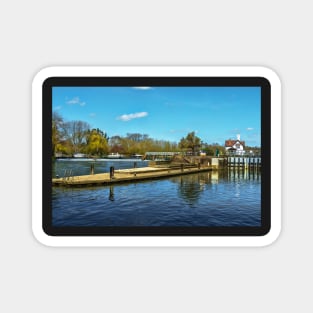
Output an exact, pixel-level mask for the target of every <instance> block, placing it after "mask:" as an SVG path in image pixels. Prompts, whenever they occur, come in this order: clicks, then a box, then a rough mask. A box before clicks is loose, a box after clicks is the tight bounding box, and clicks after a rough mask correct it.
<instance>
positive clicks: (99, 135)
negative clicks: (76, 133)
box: [84, 128, 109, 156]
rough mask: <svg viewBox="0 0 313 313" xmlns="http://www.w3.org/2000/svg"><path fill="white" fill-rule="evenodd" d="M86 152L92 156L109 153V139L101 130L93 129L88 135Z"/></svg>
mask: <svg viewBox="0 0 313 313" xmlns="http://www.w3.org/2000/svg"><path fill="white" fill-rule="evenodd" d="M84 150H85V152H86V153H88V154H91V155H97V156H101V155H104V154H107V153H108V152H109V145H108V137H107V135H106V134H105V133H104V132H103V131H102V130H100V129H99V128H97V129H92V130H88V131H87V133H86V147H85V149H84Z"/></svg>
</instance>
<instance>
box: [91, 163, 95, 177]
mask: <svg viewBox="0 0 313 313" xmlns="http://www.w3.org/2000/svg"><path fill="white" fill-rule="evenodd" d="M94 173H95V165H94V163H92V164H90V175H94Z"/></svg>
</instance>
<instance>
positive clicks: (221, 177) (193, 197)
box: [171, 168, 261, 205]
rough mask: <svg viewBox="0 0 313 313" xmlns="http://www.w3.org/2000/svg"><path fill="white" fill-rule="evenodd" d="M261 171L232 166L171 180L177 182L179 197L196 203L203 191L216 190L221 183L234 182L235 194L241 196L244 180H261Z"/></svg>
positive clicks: (190, 202) (191, 203) (187, 201)
mask: <svg viewBox="0 0 313 313" xmlns="http://www.w3.org/2000/svg"><path fill="white" fill-rule="evenodd" d="M260 179H261V172H260V171H251V170H249V169H244V168H242V169H241V168H231V169H225V170H214V171H210V172H206V173H199V174H194V175H182V176H180V177H174V178H172V179H171V181H172V182H173V183H175V184H177V186H178V188H177V191H178V197H179V198H182V199H184V201H186V203H188V204H190V205H193V204H196V203H197V202H198V200H199V198H200V197H201V195H202V193H203V192H205V190H207V189H212V190H216V188H217V185H218V184H219V183H221V184H224V183H225V182H233V183H234V184H233V188H234V189H233V196H234V197H236V198H240V196H241V191H240V190H241V187H242V183H243V182H244V181H253V180H257V181H258V180H260Z"/></svg>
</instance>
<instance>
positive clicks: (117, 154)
mask: <svg viewBox="0 0 313 313" xmlns="http://www.w3.org/2000/svg"><path fill="white" fill-rule="evenodd" d="M107 157H108V158H109V159H122V158H123V155H122V154H119V153H118V152H117V153H110V154H108V156H107Z"/></svg>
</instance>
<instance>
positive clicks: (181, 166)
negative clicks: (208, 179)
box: [180, 164, 184, 172]
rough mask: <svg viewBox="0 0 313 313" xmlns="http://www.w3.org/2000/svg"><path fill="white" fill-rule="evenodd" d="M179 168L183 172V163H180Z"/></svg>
mask: <svg viewBox="0 0 313 313" xmlns="http://www.w3.org/2000/svg"><path fill="white" fill-rule="evenodd" d="M180 170H181V171H182V172H183V171H184V164H180Z"/></svg>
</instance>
